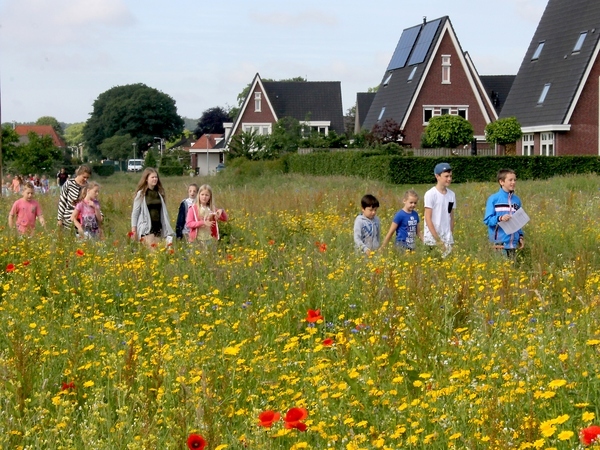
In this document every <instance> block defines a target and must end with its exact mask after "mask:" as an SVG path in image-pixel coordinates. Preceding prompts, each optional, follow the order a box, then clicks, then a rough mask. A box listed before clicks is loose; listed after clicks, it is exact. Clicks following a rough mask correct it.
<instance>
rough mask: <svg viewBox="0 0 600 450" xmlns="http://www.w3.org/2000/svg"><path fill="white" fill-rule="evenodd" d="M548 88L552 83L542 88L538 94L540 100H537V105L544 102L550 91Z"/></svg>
mask: <svg viewBox="0 0 600 450" xmlns="http://www.w3.org/2000/svg"><path fill="white" fill-rule="evenodd" d="M550 86H552V83H546V84H545V85H544V88H543V89H542V93H541V94H540V98H539V99H538V105H543V104H544V102H545V101H546V97H547V96H548V91H549V90H550Z"/></svg>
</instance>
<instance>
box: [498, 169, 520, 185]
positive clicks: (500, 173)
mask: <svg viewBox="0 0 600 450" xmlns="http://www.w3.org/2000/svg"><path fill="white" fill-rule="evenodd" d="M509 173H512V174H513V175H516V172H515V171H514V170H512V169H500V170H499V171H498V175H496V181H498V183H499V182H500V181H504V180H505V179H506V176H507V175H508V174H509Z"/></svg>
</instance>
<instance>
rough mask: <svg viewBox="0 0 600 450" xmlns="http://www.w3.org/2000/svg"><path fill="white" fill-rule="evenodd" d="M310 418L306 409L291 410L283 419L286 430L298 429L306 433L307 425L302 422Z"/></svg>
mask: <svg viewBox="0 0 600 450" xmlns="http://www.w3.org/2000/svg"><path fill="white" fill-rule="evenodd" d="M307 417H308V411H307V410H306V409H304V408H291V409H290V410H289V411H288V412H287V413H286V415H285V417H284V418H283V420H284V422H285V425H284V426H285V428H289V429H291V428H296V429H297V430H300V431H306V424H305V423H304V422H302V420H304V419H306V418H307Z"/></svg>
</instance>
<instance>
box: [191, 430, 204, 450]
mask: <svg viewBox="0 0 600 450" xmlns="http://www.w3.org/2000/svg"><path fill="white" fill-rule="evenodd" d="M187 446H188V448H189V449H190V450H203V449H204V447H206V441H205V440H204V438H203V437H202V436H200V435H199V434H193V433H192V434H190V435H189V436H188V438H187Z"/></svg>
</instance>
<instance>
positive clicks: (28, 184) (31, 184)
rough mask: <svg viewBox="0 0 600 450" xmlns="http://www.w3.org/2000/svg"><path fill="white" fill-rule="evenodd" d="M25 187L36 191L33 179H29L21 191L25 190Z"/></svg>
mask: <svg viewBox="0 0 600 450" xmlns="http://www.w3.org/2000/svg"><path fill="white" fill-rule="evenodd" d="M25 189H31V190H32V191H33V192H35V187H34V186H33V183H32V182H31V181H28V182H27V183H25V184H24V185H23V187H22V188H21V192H25Z"/></svg>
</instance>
